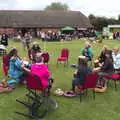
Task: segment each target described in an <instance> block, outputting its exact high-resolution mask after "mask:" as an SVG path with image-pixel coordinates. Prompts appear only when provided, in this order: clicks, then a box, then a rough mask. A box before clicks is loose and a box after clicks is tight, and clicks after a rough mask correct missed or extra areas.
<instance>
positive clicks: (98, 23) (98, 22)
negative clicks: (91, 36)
mask: <svg viewBox="0 0 120 120" xmlns="http://www.w3.org/2000/svg"><path fill="white" fill-rule="evenodd" d="M44 10H56V11H57V10H63V11H68V10H70V9H69V6H68V5H67V4H66V3H61V2H53V3H51V4H50V5H48V6H46V7H45V9H44ZM88 18H89V20H90V23H91V24H92V25H93V27H94V28H95V30H98V31H102V29H103V27H107V26H108V25H114V24H120V15H119V16H118V19H115V18H107V17H99V16H95V15H93V14H90V15H89V16H88Z"/></svg>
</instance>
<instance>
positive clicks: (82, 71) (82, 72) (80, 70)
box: [76, 66, 92, 84]
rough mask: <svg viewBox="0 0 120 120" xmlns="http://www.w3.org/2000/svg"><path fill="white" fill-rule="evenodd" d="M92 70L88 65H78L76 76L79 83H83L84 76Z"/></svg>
mask: <svg viewBox="0 0 120 120" xmlns="http://www.w3.org/2000/svg"><path fill="white" fill-rule="evenodd" d="M91 72H92V70H91V69H90V68H89V67H83V66H79V67H78V71H77V76H76V77H77V78H79V80H80V84H83V83H84V80H85V78H86V76H87V75H88V74H89V73H91Z"/></svg>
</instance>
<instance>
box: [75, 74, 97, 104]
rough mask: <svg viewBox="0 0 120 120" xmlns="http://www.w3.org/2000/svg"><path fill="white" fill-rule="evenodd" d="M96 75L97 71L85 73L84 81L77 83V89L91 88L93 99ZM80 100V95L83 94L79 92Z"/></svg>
mask: <svg viewBox="0 0 120 120" xmlns="http://www.w3.org/2000/svg"><path fill="white" fill-rule="evenodd" d="M97 78H98V75H97V73H91V74H89V75H87V77H86V79H85V83H84V84H83V85H78V86H77V87H78V89H81V88H82V89H83V90H86V92H87V90H88V89H92V90H93V99H95V91H94V89H95V87H96V81H97ZM79 95H80V102H81V101H82V96H83V94H82V93H80V94H79Z"/></svg>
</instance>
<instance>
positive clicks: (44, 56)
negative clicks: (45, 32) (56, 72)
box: [42, 52, 50, 64]
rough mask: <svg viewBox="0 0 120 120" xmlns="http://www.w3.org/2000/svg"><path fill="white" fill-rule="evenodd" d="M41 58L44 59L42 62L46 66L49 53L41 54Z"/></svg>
mask: <svg viewBox="0 0 120 120" xmlns="http://www.w3.org/2000/svg"><path fill="white" fill-rule="evenodd" d="M42 57H43V58H44V60H43V62H44V63H47V64H48V62H49V60H50V56H49V53H48V52H44V53H42Z"/></svg>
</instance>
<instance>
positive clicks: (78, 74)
mask: <svg viewBox="0 0 120 120" xmlns="http://www.w3.org/2000/svg"><path fill="white" fill-rule="evenodd" d="M91 72H92V70H91V69H90V68H89V67H88V65H87V61H86V59H79V60H78V66H77V69H76V71H75V73H74V78H73V81H72V91H73V92H75V87H76V86H77V85H81V86H82V85H83V84H84V82H85V77H86V76H87V75H88V74H89V73H91ZM80 92H83V91H82V88H81V91H80Z"/></svg>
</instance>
